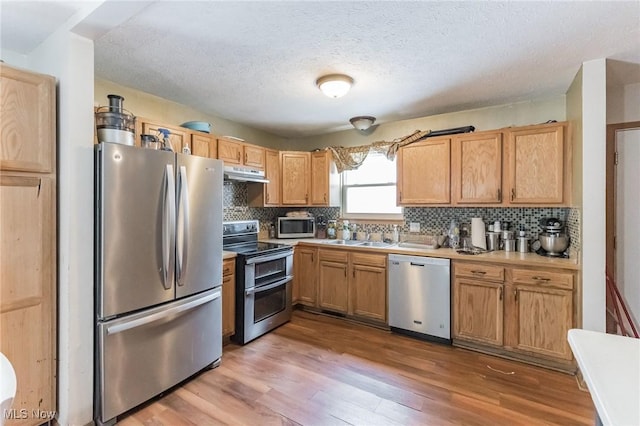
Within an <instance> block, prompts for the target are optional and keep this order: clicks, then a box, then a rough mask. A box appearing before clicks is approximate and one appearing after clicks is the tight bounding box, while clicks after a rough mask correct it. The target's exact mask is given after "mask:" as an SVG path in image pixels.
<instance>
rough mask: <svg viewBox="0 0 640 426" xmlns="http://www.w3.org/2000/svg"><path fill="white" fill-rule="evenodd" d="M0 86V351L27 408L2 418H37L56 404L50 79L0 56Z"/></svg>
mask: <svg viewBox="0 0 640 426" xmlns="http://www.w3.org/2000/svg"><path fill="white" fill-rule="evenodd" d="M0 90H1V94H2V97H1V102H0V235H2V238H0V351H1V352H2V353H3V354H4V355H5V356H6V357H7V358H8V359H9V361H10V362H11V363H12V365H13V368H14V370H15V372H16V378H17V388H16V394H15V398H14V399H13V404H12V406H11V409H13V410H15V411H16V413H20V412H21V410H25V412H27V413H28V414H29V415H28V416H27V417H26V418H23V419H18V418H15V419H12V420H10V421H9V422H8V424H12V425H22V426H26V425H39V424H40V423H42V422H43V419H41V418H39V417H37V416H33V415H32V414H33V410H41V412H54V411H55V410H56V375H57V372H56V340H57V339H56V336H57V329H56V323H57V314H56V290H57V263H56V261H57V258H56V247H57V234H56V175H55V164H56V158H55V155H56V127H55V125H56V121H55V104H56V100H55V79H54V78H53V77H49V76H43V75H40V74H35V73H31V72H27V71H21V70H17V69H13V68H11V67H9V66H7V65H4V64H0ZM0 374H1V373H0ZM7 413H8V412H7ZM7 413H0V415H5V414H7Z"/></svg>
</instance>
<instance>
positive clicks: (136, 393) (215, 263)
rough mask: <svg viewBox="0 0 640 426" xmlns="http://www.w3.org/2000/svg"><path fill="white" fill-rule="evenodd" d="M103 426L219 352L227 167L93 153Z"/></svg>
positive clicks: (122, 151)
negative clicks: (224, 187)
mask: <svg viewBox="0 0 640 426" xmlns="http://www.w3.org/2000/svg"><path fill="white" fill-rule="evenodd" d="M95 154H96V155H95V159H96V161H95V166H96V186H95V189H96V193H95V195H96V196H95V213H96V215H95V220H96V222H95V231H96V232H95V233H96V235H95V241H96V257H95V259H96V262H95V309H96V312H95V313H96V329H95V346H96V352H95V353H96V356H95V398H94V399H95V405H94V407H95V408H94V417H95V420H96V423H98V424H113V423H115V421H116V417H117V416H118V415H120V414H122V413H124V412H126V411H127V410H129V409H131V408H133V407H135V406H137V405H139V404H141V403H143V402H145V401H147V400H148V399H150V398H152V397H154V396H155V395H157V394H159V393H161V392H163V391H164V390H166V389H168V388H170V387H172V386H174V385H176V384H177V383H179V382H181V381H183V380H184V379H186V378H188V377H189V376H191V375H193V374H194V373H196V372H198V371H200V370H202V369H204V368H205V367H211V366H215V365H217V364H218V363H219V359H220V356H221V354H222V304H221V285H222V184H223V183H222V181H223V177H222V176H223V175H222V171H223V164H222V161H220V160H213V159H208V158H202V157H196V156H191V155H184V154H176V153H173V152H170V151H156V150H150V149H143V148H137V147H133V146H127V145H121V144H113V143H101V144H99V145H97V146H96V151H95Z"/></svg>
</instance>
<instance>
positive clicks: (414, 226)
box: [409, 222, 420, 232]
mask: <svg viewBox="0 0 640 426" xmlns="http://www.w3.org/2000/svg"><path fill="white" fill-rule="evenodd" d="M409 232H420V222H409Z"/></svg>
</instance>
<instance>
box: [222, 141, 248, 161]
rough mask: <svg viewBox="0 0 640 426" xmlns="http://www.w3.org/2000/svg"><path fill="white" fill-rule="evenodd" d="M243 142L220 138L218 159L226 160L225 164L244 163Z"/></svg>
mask: <svg viewBox="0 0 640 426" xmlns="http://www.w3.org/2000/svg"><path fill="white" fill-rule="evenodd" d="M242 146H243V144H242V142H239V141H236V140H232V139H227V138H218V159H220V160H222V161H224V163H225V164H236V165H240V164H242V159H243V158H242V153H243V152H242Z"/></svg>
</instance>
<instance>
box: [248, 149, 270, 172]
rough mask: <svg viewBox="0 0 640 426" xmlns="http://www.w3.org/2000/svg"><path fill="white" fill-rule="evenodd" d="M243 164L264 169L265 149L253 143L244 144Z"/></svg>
mask: <svg viewBox="0 0 640 426" xmlns="http://www.w3.org/2000/svg"><path fill="white" fill-rule="evenodd" d="M243 150H244V165H245V166H248V167H253V168H254V169H260V170H264V163H265V150H264V148H262V147H259V146H255V145H244V147H243Z"/></svg>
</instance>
